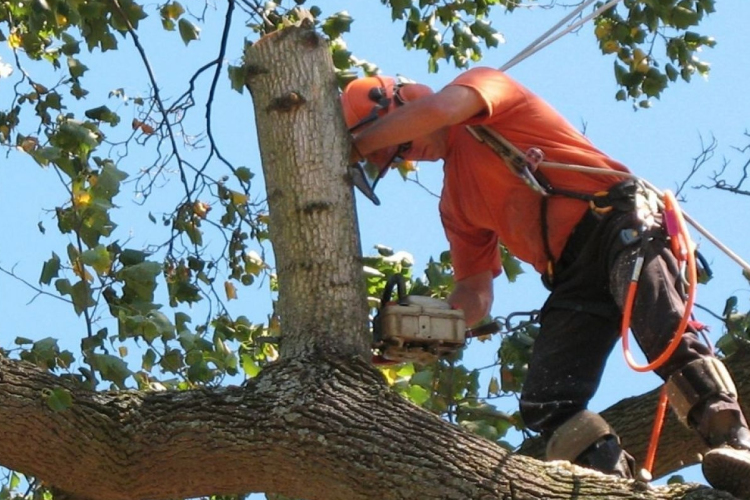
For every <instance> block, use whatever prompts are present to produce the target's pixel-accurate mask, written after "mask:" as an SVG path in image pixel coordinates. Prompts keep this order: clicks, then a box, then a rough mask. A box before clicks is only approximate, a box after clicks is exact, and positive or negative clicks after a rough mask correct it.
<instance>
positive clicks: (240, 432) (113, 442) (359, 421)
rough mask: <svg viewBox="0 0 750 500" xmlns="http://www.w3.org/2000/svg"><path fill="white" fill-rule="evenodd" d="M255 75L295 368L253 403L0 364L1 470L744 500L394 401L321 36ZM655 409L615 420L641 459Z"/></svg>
mask: <svg viewBox="0 0 750 500" xmlns="http://www.w3.org/2000/svg"><path fill="white" fill-rule="evenodd" d="M247 60H248V63H249V64H248V66H249V72H250V79H249V85H250V87H251V88H252V93H253V96H254V100H255V107H256V113H257V117H258V123H259V129H261V131H260V140H261V149H262V151H263V153H262V154H263V161H264V163H265V165H264V167H265V171H266V183H267V189H268V193H269V204H270V206H271V210H272V214H271V217H272V218H271V224H272V228H271V229H272V233H271V235H272V241H273V243H274V251H275V254H276V262H277V263H278V264H279V279H280V295H281V296H283V297H280V302H281V303H280V311H279V312H280V315H281V319H282V335H283V337H282V351H281V352H282V357H281V360H280V361H278V362H277V363H275V364H274V365H272V366H271V367H269V368H267V369H265V370H264V371H263V372H262V373H261V374H260V375H259V376H258V377H257V378H255V379H253V380H251V381H250V382H248V383H247V384H245V385H244V386H242V387H226V388H221V389H217V390H195V391H187V392H175V391H166V392H158V393H144V392H137V391H123V392H119V393H95V392H91V391H88V390H82V389H80V388H78V387H76V386H75V385H72V383H71V382H69V381H66V380H63V379H60V378H58V377H55V376H54V375H51V374H49V373H46V372H43V371H41V370H39V369H37V368H35V367H33V366H31V365H29V364H27V363H23V362H18V361H12V360H8V359H2V358H0V464H1V465H3V466H6V467H9V468H11V469H14V470H17V471H21V472H23V473H26V474H30V475H33V476H36V477H38V478H40V479H41V480H43V481H44V482H45V483H47V484H51V485H54V486H55V487H57V488H59V489H60V490H62V491H65V492H68V493H69V494H70V496H72V497H74V498H79V499H91V500H139V499H167V498H183V497H195V496H199V495H208V494H212V493H215V494H228V493H238V492H249V491H267V492H276V493H280V494H283V495H286V496H290V497H295V498H307V499H309V500H317V499H321V500H322V499H326V500H339V499H340V500H359V499H361V500H369V499H373V500H374V499H377V500H390V499H393V500H396V499H407V498H409V499H411V498H422V499H496V498H503V499H513V500H516V499H518V500H520V499H552V500H554V499H570V498H591V499H604V498H622V499H625V498H633V499H636V498H637V499H664V500H672V499H678V498H691V499H712V498H731V497H729V496H728V495H725V494H722V493H720V492H715V491H713V490H710V489H708V488H705V487H699V486H696V485H678V486H673V487H668V488H667V487H660V488H649V487H647V486H646V485H644V484H639V483H635V482H631V481H624V480H617V479H614V478H612V477H609V476H605V475H602V474H598V473H595V472H591V471H587V470H585V469H581V468H577V467H574V466H571V465H570V464H568V463H567V462H553V463H544V462H540V461H538V460H535V459H533V458H529V457H526V456H523V455H520V454H510V453H508V452H507V451H505V450H503V449H502V448H500V447H498V446H496V445H494V444H492V443H490V442H488V441H486V440H484V439H482V438H480V437H478V436H475V435H472V434H469V433H467V432H464V431H462V430H461V429H460V428H458V427H456V426H453V425H451V424H449V423H447V422H444V421H442V420H440V419H439V418H437V417H436V416H434V415H432V414H429V413H427V412H426V411H423V410H421V409H420V408H417V407H415V406H414V405H412V404H410V403H409V402H407V401H405V400H403V399H402V398H400V397H399V396H397V395H395V394H394V393H393V392H392V391H390V390H389V389H388V387H387V386H386V384H385V383H384V381H383V378H382V377H381V376H380V374H379V373H378V372H377V371H376V370H374V369H373V368H372V366H371V365H370V364H369V363H368V362H367V361H366V354H367V339H366V333H365V328H364V325H365V313H366V311H365V310H364V307H365V306H364V302H365V300H364V293H363V290H362V289H361V286H360V285H359V283H362V279H361V278H362V277H361V276H360V274H359V273H360V272H361V271H360V269H361V262H360V251H359V248H358V242H357V236H356V229H355V228H356V226H355V223H354V208H353V199H352V193H351V187H350V186H349V185H348V184H347V183H346V182H345V181H344V175H345V174H344V172H345V168H344V167H345V161H346V139H345V137H344V133H343V132H344V127H343V123H342V121H341V119H340V118H339V109H338V100H337V99H336V97H335V96H336V91H335V82H334V79H333V69H332V66H331V63H330V58H329V55H328V51H327V48H326V46H325V44H324V43H323V42H322V40H321V39H320V38H319V37H318V36H317V35H316V34H315V33H314V31H312V30H311V29H310V28H308V27H304V26H303V27H296V28H287V29H285V30H284V31H283V32H280V33H276V34H274V35H271V36H269V37H266V38H264V39H262V40H261V41H259V42H258V43H256V44H255V45H254V46H253V47H252V48H251V49H250V51H249V53H248V54H247ZM320 136H322V137H320ZM739 359H740V361H739V363H738V364H737V366H735V365H734V363H732V362H730V363H729V366H730V368H731V369H733V370H734V371H735V375H736V377H737V380H739V381H742V380H746V379H748V375H750V366H749V364H750V363H749V360H750V356H749V355H747V353H746V352H744V353H742V356H741V357H740V358H739ZM739 386H740V391H741V393H742V395H743V397H750V396H748V395H747V392H748V391H750V388H749V387H748V385H747V384H739ZM57 387H64V388H66V389H67V390H68V391H70V393H71V395H72V398H73V404H72V406H71V407H70V408H68V409H66V410H64V411H60V412H55V411H53V410H51V409H50V408H49V407H48V406H47V404H46V403H45V399H44V397H43V395H42V394H43V391H45V390H48V389H51V388H57ZM649 397H650V396H647V399H648V398H649ZM639 401H641V399H637V400H636V399H634V400H630V401H626V402H623V403H622V405H623V407H622V408H613V409H612V421H613V423H614V424H615V427H617V428H618V430H619V431H620V432H621V434H622V435H623V437H625V439H626V440H627V441H626V442H627V444H628V445H629V447H631V449H634V450H638V449H640V448H643V447H645V444H644V443H645V442H646V440H647V439H648V426H646V425H644V423H643V421H642V420H644V419H646V418H647V417H645V416H641V413H640V408H641V407H643V408H644V410H643V411H644V412H645V413H646V414H650V411H651V408H653V405H652V404H651V403H652V401H650V400H649V402H648V403H646V404H641V403H640V402H639ZM633 408H635V409H637V410H638V411H634V410H633ZM618 415H619V416H620V417H621V419H620V418H618ZM631 415H637V418H636V419H635V420H634V419H633V418H632V417H631ZM678 431H679V428H678V426H676V425H674V423H671V424H670V425H669V426H668V427H667V429H666V430H665V441H667V442H669V443H675V444H674V451H675V453H674V456H678V450H680V449H682V448H681V446H682V445H683V443H681V442H678V441H677V439H681V438H680V437H675V436H682V435H681V434H676V433H677V432H678ZM669 456H672V454H670V455H669ZM670 460H672V461H673V462H674V460H675V459H674V458H670ZM673 467H674V464H672V465H670V466H669V467H667V466H663V467H662V468H663V469H664V470H667V469H669V468H673Z"/></svg>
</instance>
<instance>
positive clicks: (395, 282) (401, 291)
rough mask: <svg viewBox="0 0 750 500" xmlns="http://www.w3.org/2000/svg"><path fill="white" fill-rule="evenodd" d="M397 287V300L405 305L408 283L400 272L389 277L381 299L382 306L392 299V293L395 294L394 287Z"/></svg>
mask: <svg viewBox="0 0 750 500" xmlns="http://www.w3.org/2000/svg"><path fill="white" fill-rule="evenodd" d="M394 287H396V289H397V290H396V293H397V294H398V295H397V298H396V301H397V302H398V303H399V304H401V305H403V304H404V302H405V301H406V283H405V282H404V277H403V276H402V275H400V274H394V275H393V276H391V277H390V278H388V281H386V283H385V288H384V289H383V298H382V299H381V301H380V307H384V306H385V305H386V304H387V303H389V302H390V301H391V295H393V288H394Z"/></svg>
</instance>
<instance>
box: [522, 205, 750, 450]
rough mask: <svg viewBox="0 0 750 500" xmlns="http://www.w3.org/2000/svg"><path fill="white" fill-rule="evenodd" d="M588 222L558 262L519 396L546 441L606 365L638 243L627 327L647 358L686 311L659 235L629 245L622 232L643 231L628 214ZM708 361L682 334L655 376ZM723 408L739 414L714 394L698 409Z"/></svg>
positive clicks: (579, 405)
mask: <svg viewBox="0 0 750 500" xmlns="http://www.w3.org/2000/svg"><path fill="white" fill-rule="evenodd" d="M594 217H597V218H598V217H600V216H595V215H593V214H591V213H590V214H588V215H587V216H586V217H584V221H587V222H588V223H584V222H582V223H581V224H579V226H578V228H577V229H576V232H574V234H573V236H571V238H570V240H569V243H568V245H567V246H566V249H565V251H564V252H563V255H562V256H561V258H560V261H559V265H558V266H557V268H558V270H557V275H556V277H555V283H554V285H553V286H551V289H552V292H551V294H550V296H549V298H548V299H547V301H546V302H545V304H544V307H543V308H542V313H541V328H540V332H539V336H538V338H537V339H536V341H535V343H534V349H533V353H532V357H531V361H530V363H529V371H528V375H527V378H526V382H525V384H524V387H523V393H522V395H521V404H520V407H521V413H522V416H523V419H524V421H525V423H526V425H527V426H528V427H529V428H530V429H532V430H535V431H538V432H540V433H541V434H542V435H543V436H544V437H546V438H549V436H550V435H551V434H552V433H553V432H554V430H555V429H557V427H559V426H560V425H561V424H562V423H564V422H565V421H566V420H567V419H568V418H570V417H571V416H573V415H574V414H576V413H578V412H579V411H581V410H583V409H586V407H587V405H588V402H589V400H590V399H591V397H592V396H593V395H594V393H595V392H596V389H597V387H598V386H599V381H600V379H601V376H602V372H603V371H604V365H605V363H606V360H607V358H608V356H609V354H610V353H611V351H612V349H613V347H614V346H615V344H616V343H617V340H618V339H619V335H620V323H621V318H622V313H621V311H622V307H623V304H624V302H625V296H626V294H627V289H628V286H629V284H630V279H631V275H632V269H633V263H634V261H635V258H636V254H637V252H638V248H639V245H641V244H642V245H644V251H645V261H644V266H643V271H642V272H641V275H640V280H639V282H638V289H637V293H636V299H635V303H634V307H633V314H632V319H631V325H630V326H631V330H632V331H633V336H634V337H635V339H636V341H637V343H638V345H639V346H640V348H641V349H642V350H643V352H644V354H645V355H646V357H647V359H649V360H653V359H656V357H658V356H659V355H660V354H661V353H662V352H663V351H664V350H665V349H666V347H667V346H668V344H669V342H670V341H671V340H672V338H673V336H674V332H675V329H676V328H677V326H678V324H679V322H680V319H681V318H682V314H683V311H684V301H683V299H682V296H681V294H680V293H679V292H678V290H677V284H676V279H677V278H676V276H677V275H678V269H677V262H676V259H675V258H674V256H673V255H672V253H671V251H670V248H669V243H668V241H666V238H665V237H664V235H663V233H662V232H661V230H659V229H658V228H657V229H656V230H655V231H653V233H654V234H653V235H651V236H649V235H648V233H647V234H646V236H644V237H643V238H642V239H643V241H642V242H641V241H639V240H638V239H636V241H635V242H633V241H627V240H628V239H627V238H625V239H624V238H623V237H622V234H623V231H626V232H628V233H629V234H630V235H632V234H633V230H635V231H637V230H639V229H640V227H641V222H640V221H639V220H638V218H637V216H636V215H635V213H634V212H620V211H613V212H610V213H609V214H607V215H605V216H604V217H603V218H602V220H601V221H598V220H596V219H593V222H592V218H594ZM582 231H585V233H587V234H584V235H582V234H580V233H581V232H582ZM572 243H576V244H575V245H571V244H572ZM571 246H573V247H574V248H569V247H571ZM706 356H711V352H710V349H709V348H708V347H707V346H706V345H704V344H703V343H702V342H700V341H699V339H698V337H697V335H696V333H695V332H692V331H688V332H686V333H685V334H684V335H683V337H682V340H681V342H680V345H679V347H678V348H677V350H676V351H675V352H674V354H673V355H672V357H671V358H670V359H669V360H668V361H667V362H666V363H665V364H664V365H662V366H661V367H660V368H659V369H657V370H656V373H657V374H658V375H659V376H660V377H661V378H662V379H664V380H666V379H667V378H668V377H669V376H670V375H671V374H672V373H674V372H676V371H679V370H680V369H681V368H682V367H684V366H685V365H686V364H687V363H690V362H691V361H694V360H697V359H699V358H701V357H706ZM634 373H635V372H634ZM709 407H710V408H709ZM725 409H731V410H736V411H738V412H740V415H741V410H740V409H739V406H738V404H737V402H736V401H734V400H733V399H731V398H729V397H726V396H717V398H715V399H714V400H712V401H710V402H708V403H707V404H706V408H703V409H701V412H703V413H706V412H705V411H704V410H709V411H718V410H725ZM693 413H695V412H693ZM693 413H691V416H692V415H693ZM702 418H703V416H702V415H698V416H697V419H698V420H701V419H702ZM740 418H742V417H740ZM699 424H700V422H696V425H697V426H698V427H699V428H700V425H699ZM704 437H705V436H704Z"/></svg>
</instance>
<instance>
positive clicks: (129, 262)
mask: <svg viewBox="0 0 750 500" xmlns="http://www.w3.org/2000/svg"><path fill="white" fill-rule="evenodd" d="M148 255H149V254H147V253H146V252H141V251H140V250H133V249H130V248H126V249H125V250H123V251H122V252H120V256H119V257H118V260H119V261H120V264H122V265H123V266H133V265H135V264H140V263H141V262H143V261H145V260H146V257H148Z"/></svg>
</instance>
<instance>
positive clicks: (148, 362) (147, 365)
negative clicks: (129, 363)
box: [141, 348, 156, 372]
mask: <svg viewBox="0 0 750 500" xmlns="http://www.w3.org/2000/svg"><path fill="white" fill-rule="evenodd" d="M155 364H156V352H155V351H154V350H153V349H151V348H149V349H148V350H146V354H144V355H143V361H142V363H141V366H142V367H143V369H144V370H146V371H147V372H150V371H151V369H152V368H153V367H154V365H155Z"/></svg>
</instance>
